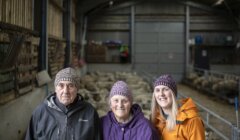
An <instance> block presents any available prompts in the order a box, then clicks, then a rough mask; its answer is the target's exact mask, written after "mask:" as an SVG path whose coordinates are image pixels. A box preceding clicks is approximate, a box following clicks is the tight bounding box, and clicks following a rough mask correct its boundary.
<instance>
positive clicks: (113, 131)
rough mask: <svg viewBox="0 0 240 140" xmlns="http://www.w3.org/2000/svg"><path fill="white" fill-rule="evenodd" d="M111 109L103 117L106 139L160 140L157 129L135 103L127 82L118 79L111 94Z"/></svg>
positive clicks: (104, 136) (104, 137)
mask: <svg viewBox="0 0 240 140" xmlns="http://www.w3.org/2000/svg"><path fill="white" fill-rule="evenodd" d="M109 106H110V109H111V111H109V112H108V113H107V114H106V116H103V117H102V118H101V120H102V129H103V139H104V140H159V136H158V133H157V131H156V129H154V128H153V126H152V124H151V122H150V121H149V120H147V119H146V118H145V117H144V115H143V113H142V110H141V108H140V106H139V105H137V104H133V97H132V93H131V91H130V90H129V88H128V86H127V84H126V83H125V82H123V81H117V82H116V83H115V84H114V85H113V87H112V89H111V91H110V94H109Z"/></svg>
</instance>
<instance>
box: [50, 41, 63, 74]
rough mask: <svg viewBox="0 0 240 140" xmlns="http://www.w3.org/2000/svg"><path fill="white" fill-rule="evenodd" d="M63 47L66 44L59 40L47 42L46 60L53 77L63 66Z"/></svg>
mask: <svg viewBox="0 0 240 140" xmlns="http://www.w3.org/2000/svg"><path fill="white" fill-rule="evenodd" d="M65 47H66V44H65V43H63V42H60V41H50V42H49V46H48V60H49V72H50V76H51V77H54V76H55V75H56V73H57V72H58V71H59V70H61V69H62V68H63V66H64V56H65Z"/></svg>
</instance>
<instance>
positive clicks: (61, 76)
mask: <svg viewBox="0 0 240 140" xmlns="http://www.w3.org/2000/svg"><path fill="white" fill-rule="evenodd" d="M60 81H70V82H72V83H74V84H75V86H76V87H77V88H79V84H80V78H79V76H78V75H77V72H76V71H75V70H74V69H73V68H65V69H62V70H60V71H59V72H58V73H57V74H56V77H55V81H54V85H55V87H56V86H57V85H58V83H59V82H60Z"/></svg>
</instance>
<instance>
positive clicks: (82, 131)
mask: <svg viewBox="0 0 240 140" xmlns="http://www.w3.org/2000/svg"><path fill="white" fill-rule="evenodd" d="M79 83H80V79H79V77H78V75H77V73H76V71H75V70H74V69H73V68H65V69H62V70H61V71H59V72H58V73H57V75H56V78H55V82H54V86H55V93H53V94H51V95H49V96H48V97H47V98H46V99H45V100H44V101H43V103H41V104H40V105H39V106H38V107H37V108H36V109H35V110H34V112H33V114H32V117H31V120H30V124H29V127H28V130H27V134H26V137H25V139H26V140H37V139H39V140H40V139H41V140H60V139H61V140H100V139H101V132H100V129H99V126H100V121H99V116H98V113H97V112H96V110H95V109H94V108H93V106H92V105H91V104H89V103H87V102H85V101H84V100H83V97H82V96H81V95H79V94H78V93H77V92H78V89H79Z"/></svg>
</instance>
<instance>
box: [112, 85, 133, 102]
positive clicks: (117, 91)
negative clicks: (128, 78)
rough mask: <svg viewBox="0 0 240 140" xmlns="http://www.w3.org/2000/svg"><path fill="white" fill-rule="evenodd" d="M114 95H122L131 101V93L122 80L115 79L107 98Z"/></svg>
mask: <svg viewBox="0 0 240 140" xmlns="http://www.w3.org/2000/svg"><path fill="white" fill-rule="evenodd" d="M114 95H122V96H125V97H127V98H128V99H129V100H130V102H132V101H133V97H132V93H131V91H130V89H129V88H128V85H127V84H126V83H125V82H124V81H117V82H116V83H114V85H113V86H112V89H111V91H110V94H109V99H111V98H112V97H113V96H114Z"/></svg>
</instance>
